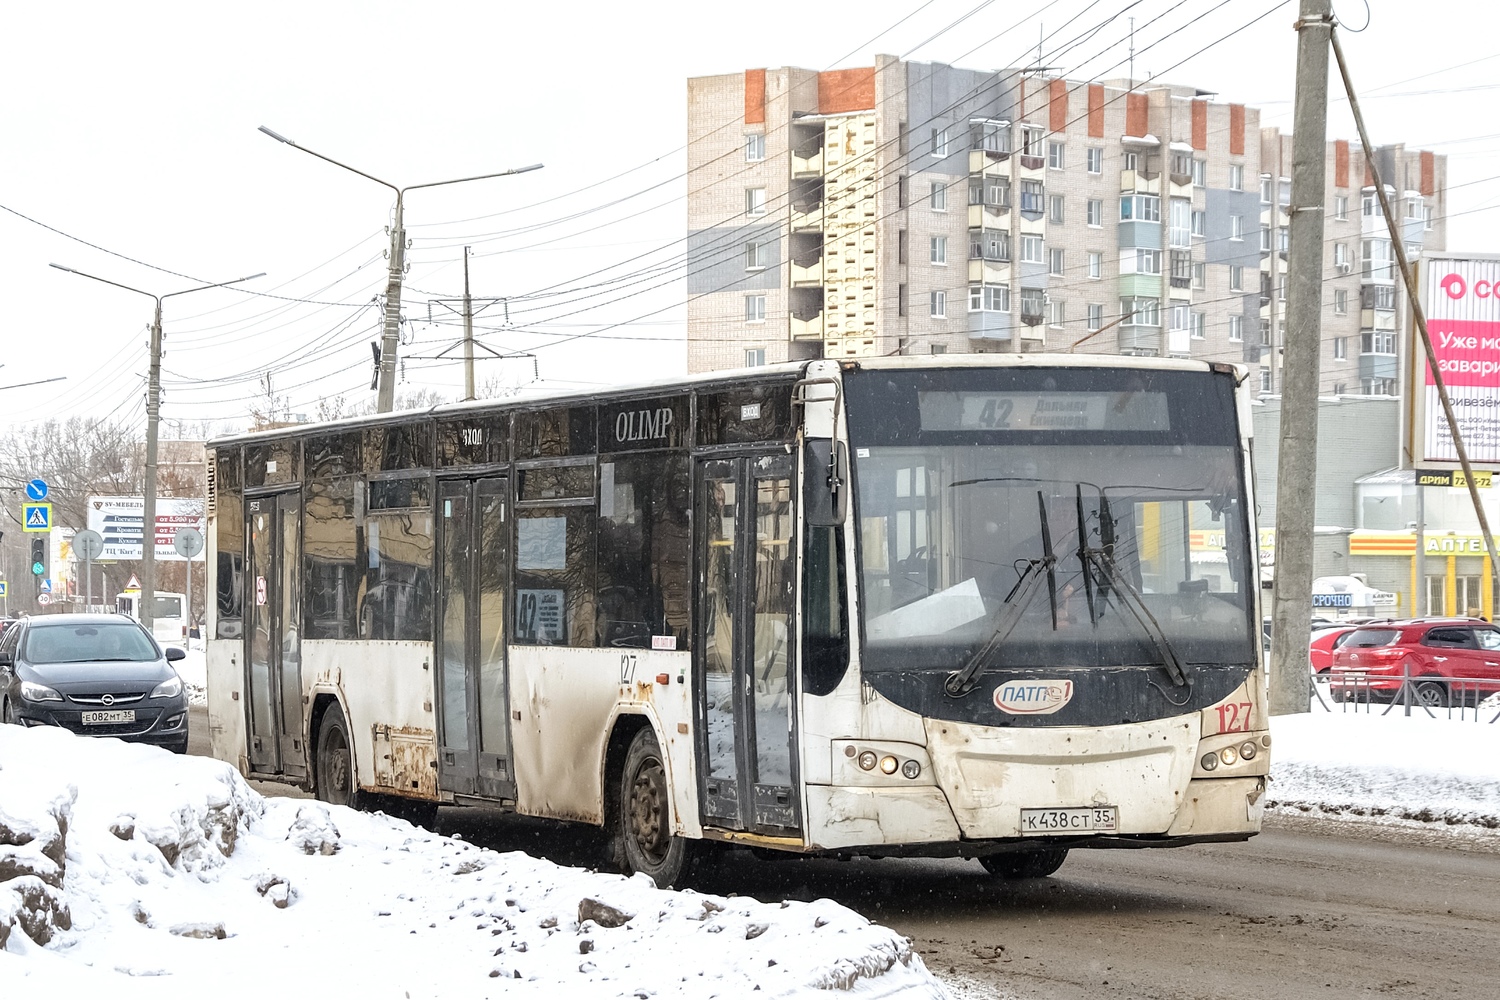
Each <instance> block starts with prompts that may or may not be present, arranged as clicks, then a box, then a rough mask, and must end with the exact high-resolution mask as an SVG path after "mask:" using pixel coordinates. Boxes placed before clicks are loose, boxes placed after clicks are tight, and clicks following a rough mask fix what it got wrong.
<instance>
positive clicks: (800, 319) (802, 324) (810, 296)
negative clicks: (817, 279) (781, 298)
mask: <svg viewBox="0 0 1500 1000" xmlns="http://www.w3.org/2000/svg"><path fill="white" fill-rule="evenodd" d="M824 295H825V291H824V289H823V288H822V286H819V285H809V286H795V287H793V288H792V289H791V290H790V292H789V295H788V303H789V305H790V307H791V334H792V339H793V340H799V339H812V340H822V339H823V335H824V327H825V324H824V322H823V297H824Z"/></svg>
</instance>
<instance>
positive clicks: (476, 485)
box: [436, 477, 516, 799]
mask: <svg viewBox="0 0 1500 1000" xmlns="http://www.w3.org/2000/svg"><path fill="white" fill-rule="evenodd" d="M506 497H507V490H506V480H504V479H501V478H495V477H490V478H485V479H445V480H441V481H440V482H439V483H438V517H437V523H438V539H437V549H438V563H439V565H438V571H437V572H438V577H437V578H438V592H437V663H438V672H437V677H436V683H437V692H436V693H437V699H436V702H437V707H438V787H439V788H442V789H445V790H447V791H450V792H454V793H456V794H459V795H479V796H484V797H486V798H504V799H513V798H515V794H516V784H515V776H514V774H513V772H512V770H511V767H510V725H509V723H510V692H509V690H508V685H507V681H506V675H505V671H506V662H505V595H506V584H507V578H508V576H509V573H508V569H509V561H508V551H507V546H506V537H507V536H506V529H507V528H508V525H507V524H506V512H505V507H506Z"/></svg>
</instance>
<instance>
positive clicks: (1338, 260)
mask: <svg viewBox="0 0 1500 1000" xmlns="http://www.w3.org/2000/svg"><path fill="white" fill-rule="evenodd" d="M1333 266H1334V267H1336V268H1338V269H1339V270H1340V271H1347V270H1349V244H1347V243H1335V244H1334V245H1333Z"/></svg>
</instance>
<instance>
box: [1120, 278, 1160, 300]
mask: <svg viewBox="0 0 1500 1000" xmlns="http://www.w3.org/2000/svg"><path fill="white" fill-rule="evenodd" d="M1119 288H1120V297H1121V298H1127V297H1129V298H1144V299H1159V298H1161V275H1159V274H1122V275H1120V282H1119Z"/></svg>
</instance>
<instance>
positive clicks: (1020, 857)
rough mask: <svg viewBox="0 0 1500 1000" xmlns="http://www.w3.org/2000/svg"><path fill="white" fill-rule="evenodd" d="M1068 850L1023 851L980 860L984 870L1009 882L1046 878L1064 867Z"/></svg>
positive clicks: (987, 856) (989, 855) (985, 856)
mask: <svg viewBox="0 0 1500 1000" xmlns="http://www.w3.org/2000/svg"><path fill="white" fill-rule="evenodd" d="M1067 857H1068V849H1067V848H1066V847H1059V848H1056V849H1054V850H1047V851H1021V852H1017V853H1014V854H986V855H984V856H983V857H981V858H980V859H979V863H980V864H982V865H984V870H985V871H987V872H989V873H990V874H991V875H994V876H996V877H998V878H1003V879H1006V880H1007V881H1012V880H1017V879H1023V878H1046V877H1047V876H1048V875H1051V874H1052V873H1053V872H1055V871H1057V870H1058V869H1059V868H1061V867H1062V865H1063V862H1064V861H1065V860H1067Z"/></svg>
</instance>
